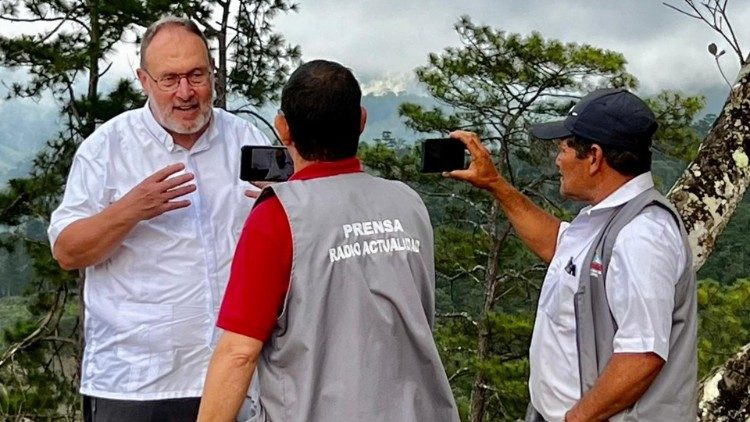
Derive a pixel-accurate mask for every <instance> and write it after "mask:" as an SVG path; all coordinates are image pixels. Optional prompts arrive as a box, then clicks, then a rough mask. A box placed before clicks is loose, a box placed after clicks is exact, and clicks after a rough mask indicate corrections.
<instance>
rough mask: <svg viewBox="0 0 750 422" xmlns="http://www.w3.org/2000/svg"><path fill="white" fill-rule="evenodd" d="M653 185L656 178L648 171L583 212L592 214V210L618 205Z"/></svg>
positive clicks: (582, 211)
mask: <svg viewBox="0 0 750 422" xmlns="http://www.w3.org/2000/svg"><path fill="white" fill-rule="evenodd" d="M653 187H654V179H653V177H652V176H651V172H650V171H647V172H646V173H643V174H640V175H638V176H636V177H634V178H632V179H630V180H628V182H627V183H625V184H624V185H622V186H620V187H619V188H617V190H616V191H614V192H612V193H611V194H610V195H609V196H608V197H606V198H604V200H603V201H601V202H599V203H598V204H596V205H590V206H588V207H586V208H584V209H582V210H581V213H584V212H585V213H587V214H589V215H591V213H592V212H596V211H599V210H605V209H610V208H614V207H618V206H620V205H622V204H624V203H626V202H628V201H630V200H631V199H633V198H635V197H636V196H638V195H640V194H641V193H643V192H645V191H646V190H648V189H651V188H653Z"/></svg>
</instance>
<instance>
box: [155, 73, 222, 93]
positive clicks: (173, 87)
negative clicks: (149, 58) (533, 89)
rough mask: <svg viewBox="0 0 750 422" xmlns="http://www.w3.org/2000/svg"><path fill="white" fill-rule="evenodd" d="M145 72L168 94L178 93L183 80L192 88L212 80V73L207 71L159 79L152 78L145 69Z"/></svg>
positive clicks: (165, 76)
mask: <svg viewBox="0 0 750 422" xmlns="http://www.w3.org/2000/svg"><path fill="white" fill-rule="evenodd" d="M143 71H144V72H146V74H147V75H148V77H149V78H151V80H153V81H154V82H156V86H158V87H159V89H161V90H162V91H166V92H173V91H177V88H178V87H179V86H180V80H182V78H185V79H187V81H188V83H189V84H190V86H203V85H205V84H207V83H208V80H209V79H210V78H211V72H209V71H208V70H207V69H195V70H193V71H192V72H190V73H167V74H165V75H162V76H160V77H159V78H158V79H157V78H154V77H153V76H151V74H150V73H149V72H148V70H146V69H145V68H143Z"/></svg>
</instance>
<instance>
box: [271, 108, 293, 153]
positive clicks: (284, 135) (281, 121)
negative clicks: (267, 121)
mask: <svg viewBox="0 0 750 422" xmlns="http://www.w3.org/2000/svg"><path fill="white" fill-rule="evenodd" d="M273 126H274V127H275V128H276V133H278V134H279V139H280V140H281V144H282V145H284V146H285V147H288V146H289V145H291V144H292V132H291V131H290V130H289V122H287V121H286V117H285V116H284V115H283V114H277V115H276V118H274V119H273Z"/></svg>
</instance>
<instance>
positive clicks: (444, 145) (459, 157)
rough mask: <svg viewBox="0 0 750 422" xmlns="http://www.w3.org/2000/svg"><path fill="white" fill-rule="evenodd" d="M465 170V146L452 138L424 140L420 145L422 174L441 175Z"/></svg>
mask: <svg viewBox="0 0 750 422" xmlns="http://www.w3.org/2000/svg"><path fill="white" fill-rule="evenodd" d="M465 168H466V146H465V145H464V143H463V142H461V141H460V140H458V139H453V138H439V139H425V140H424V142H423V143H422V167H421V169H420V171H421V172H422V173H442V172H444V171H452V170H461V169H465Z"/></svg>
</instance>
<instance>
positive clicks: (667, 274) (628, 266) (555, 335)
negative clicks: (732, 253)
mask: <svg viewBox="0 0 750 422" xmlns="http://www.w3.org/2000/svg"><path fill="white" fill-rule="evenodd" d="M653 185H654V183H653V179H652V177H651V173H650V172H649V173H645V174H641V175H639V176H638V177H635V178H634V179H632V180H630V181H629V182H628V183H626V184H625V185H623V186H622V187H620V188H619V189H618V190H616V191H615V192H613V193H612V194H611V195H610V196H608V197H607V198H605V199H604V200H603V201H602V202H600V203H598V204H596V205H594V206H588V207H586V208H584V209H582V210H581V212H580V213H579V214H578V216H576V218H575V219H574V220H573V221H572V222H570V223H562V224H561V225H560V230H559V234H558V240H557V248H556V249H555V256H554V257H553V258H552V262H551V263H550V265H549V268H548V269H547V274H546V276H545V278H544V283H543V284H542V291H541V293H540V296H539V306H538V309H537V313H536V322H535V323H534V333H533V336H532V338H531V347H530V350H529V363H530V367H531V368H530V369H531V375H530V378H529V391H530V393H531V403H532V405H533V406H534V408H535V409H536V410H537V411H538V412H539V413H540V414H541V415H542V417H543V418H544V419H545V420H547V421H560V420H562V419H563V417H564V416H565V413H566V412H567V411H568V410H569V409H570V408H571V407H573V406H574V405H575V404H576V402H577V401H578V400H579V399H580V398H581V381H580V373H579V368H578V347H577V343H576V320H575V310H574V295H575V293H576V291H577V290H578V282H579V278H580V272H579V269H580V268H581V266H582V264H583V260H584V258H585V257H586V253H587V252H588V251H589V249H590V248H591V246H592V244H593V242H594V240H595V238H596V236H597V235H598V234H599V232H600V231H601V229H602V228H603V227H604V225H605V224H606V223H607V222H608V221H609V219H610V217H611V215H612V212H613V210H614V208H615V207H617V206H618V205H621V204H624V203H625V202H627V201H629V200H630V199H633V198H634V197H636V196H637V195H638V194H640V193H642V192H644V191H645V190H647V189H649V188H651V187H653ZM686 260H687V257H686V256H685V248H684V246H683V243H682V236H681V235H680V231H679V228H678V226H677V224H676V223H675V221H674V219H673V218H672V216H671V214H670V213H669V212H668V211H666V210H664V209H662V208H661V207H648V208H647V209H646V210H644V212H643V213H641V214H640V215H638V216H637V217H635V218H634V219H633V220H632V221H631V222H630V223H629V224H627V225H626V226H625V227H623V229H622V231H621V232H620V234H619V235H618V236H617V239H616V241H615V244H614V249H613V251H612V258H611V261H610V264H609V269H608V272H607V278H606V283H607V290H606V291H607V301H608V302H609V306H610V309H611V311H612V315H613V317H614V319H615V321H616V322H617V327H618V329H617V332H616V333H615V338H614V352H615V353H627V352H632V353H645V352H654V353H656V354H658V355H659V356H661V357H662V358H663V359H664V360H665V361H666V360H667V359H668V358H669V336H670V331H671V327H672V310H673V307H674V289H675V284H676V283H677V282H678V280H679V278H680V275H681V274H682V272H683V270H684V269H685V265H686ZM571 262H572V264H573V266H575V269H576V270H575V274H571V273H572V272H573V271H571V268H572V266H570V265H568V264H569V263H571Z"/></svg>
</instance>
